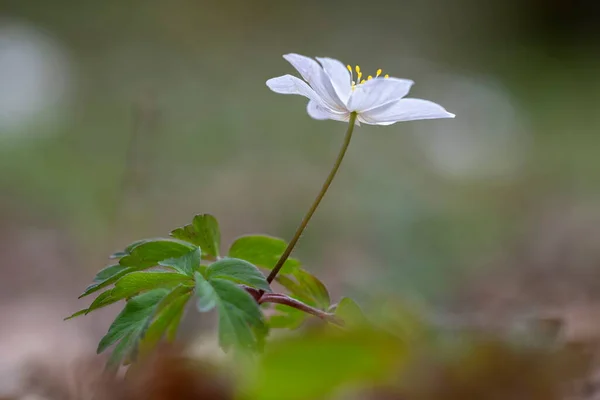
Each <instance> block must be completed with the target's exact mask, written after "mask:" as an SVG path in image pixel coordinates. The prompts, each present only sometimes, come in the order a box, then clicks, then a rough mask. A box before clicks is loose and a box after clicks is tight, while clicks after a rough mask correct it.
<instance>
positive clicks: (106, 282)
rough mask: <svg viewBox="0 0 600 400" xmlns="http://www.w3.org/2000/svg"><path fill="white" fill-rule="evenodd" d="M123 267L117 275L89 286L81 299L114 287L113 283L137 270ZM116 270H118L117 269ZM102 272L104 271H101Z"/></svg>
mask: <svg viewBox="0 0 600 400" xmlns="http://www.w3.org/2000/svg"><path fill="white" fill-rule="evenodd" d="M111 267H112V266H111ZM120 267H122V268H121V269H119V270H118V271H117V272H116V273H114V274H113V275H110V276H109V277H107V278H106V279H104V280H103V281H98V282H96V283H93V284H91V285H90V286H88V287H87V288H86V289H85V291H84V292H83V293H82V294H81V295H80V296H79V298H80V299H81V298H82V297H85V296H89V295H90V294H92V293H95V292H97V291H98V290H100V289H103V288H105V287H106V286H108V285H112V284H113V283H115V282H116V281H117V280H119V279H120V278H121V277H123V276H125V275H127V274H128V273H130V272H134V271H136V270H137V269H136V268H132V267H123V266H120ZM105 269H106V268H105ZM115 270H117V269H116V268H115ZM103 271H104V270H103ZM101 272H102V271H101ZM96 276H97V275H96Z"/></svg>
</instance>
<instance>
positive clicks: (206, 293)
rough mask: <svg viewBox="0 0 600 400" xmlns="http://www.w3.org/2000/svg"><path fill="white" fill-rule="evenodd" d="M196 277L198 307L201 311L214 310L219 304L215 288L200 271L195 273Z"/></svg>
mask: <svg viewBox="0 0 600 400" xmlns="http://www.w3.org/2000/svg"><path fill="white" fill-rule="evenodd" d="M194 278H195V280H196V296H197V297H198V300H197V301H196V308H198V311H200V312H206V311H210V310H212V309H213V308H215V306H216V305H217V294H216V293H215V290H214V288H213V287H212V285H211V284H210V282H208V281H207V280H206V279H205V278H204V276H202V274H200V273H199V272H196V273H194Z"/></svg>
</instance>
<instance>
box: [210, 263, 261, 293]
mask: <svg viewBox="0 0 600 400" xmlns="http://www.w3.org/2000/svg"><path fill="white" fill-rule="evenodd" d="M213 278H221V279H227V280H230V281H234V282H237V283H242V284H244V285H248V286H251V287H253V288H256V289H261V290H264V291H266V292H271V287H270V286H269V283H268V282H267V280H266V278H265V276H264V275H263V274H262V273H261V272H260V270H259V269H258V268H256V266H254V265H253V264H251V263H249V262H248V261H246V260H241V259H239V258H224V259H222V260H219V261H216V262H214V263H212V264H211V265H210V266H209V267H208V268H207V269H206V279H208V280H211V279H213Z"/></svg>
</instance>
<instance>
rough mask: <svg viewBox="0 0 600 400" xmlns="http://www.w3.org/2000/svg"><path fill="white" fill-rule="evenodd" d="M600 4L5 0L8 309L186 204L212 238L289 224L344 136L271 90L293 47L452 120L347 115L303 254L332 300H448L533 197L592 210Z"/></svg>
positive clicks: (286, 234) (84, 276) (506, 241)
mask: <svg viewBox="0 0 600 400" xmlns="http://www.w3.org/2000/svg"><path fill="white" fill-rule="evenodd" d="M599 9H600V6H599V5H598V3H597V2H594V1H592V0H589V1H585V0H578V1H572V2H565V1H559V0H546V1H542V0H504V1H500V0H497V1H492V0H490V1H481V0H445V1H444V0H406V1H391V0H389V1H379V2H373V3H369V2H365V1H363V2H360V1H355V0H347V1H344V2H341V1H302V2H299V1H297V2H296V1H275V0H258V1H241V0H232V1H191V0H188V1H185V0H174V1H166V0H145V1H134V0H131V1H112V0H106V1H95V2H92V1H67V0H54V1H52V2H49V1H35V0H2V1H1V2H0V235H2V236H0V242H2V244H1V245H0V248H1V249H2V251H3V262H2V263H1V265H0V280H1V284H0V289H1V291H2V295H0V302H4V304H8V303H11V302H15V301H17V300H19V299H23V298H27V297H28V296H32V293H35V294H37V295H42V294H43V295H46V294H47V295H49V296H50V295H53V296H62V297H64V298H69V299H72V301H71V303H70V304H71V307H72V310H74V309H76V308H81V307H78V306H77V305H75V300H74V299H75V297H76V295H78V294H79V292H80V291H81V289H82V287H83V286H82V285H84V284H85V282H87V281H89V280H90V279H91V277H92V276H93V274H94V273H95V271H97V270H98V269H99V268H101V267H102V266H103V265H105V263H106V256H107V255H108V254H110V253H111V252H112V251H114V250H118V249H121V248H122V247H123V246H124V245H126V244H128V243H129V242H131V241H133V240H136V239H138V238H141V237H154V236H164V235H166V234H167V233H168V231H169V230H171V229H172V228H175V227H177V226H181V225H184V224H186V223H188V222H189V221H190V220H191V218H192V216H193V215H194V214H195V213H204V212H207V213H212V214H214V215H215V216H217V218H218V219H219V220H220V223H221V226H222V231H223V232H224V235H225V237H224V242H225V244H228V243H230V242H231V241H232V240H233V239H234V238H235V237H236V236H239V235H242V234H248V233H266V234H271V235H274V236H279V237H282V238H286V239H287V238H290V237H291V235H292V234H293V232H294V230H295V228H296V225H297V223H298V222H299V220H300V218H301V217H302V215H303V213H304V212H305V210H306V208H307V207H308V206H309V204H310V202H311V201H312V199H313V198H314V196H315V194H316V192H317V190H318V189H319V187H320V185H321V182H322V180H323V179H324V177H325V175H326V173H327V172H328V170H329V168H330V165H331V163H332V162H333V159H334V157H335V154H336V152H337V148H338V146H339V145H340V143H341V140H342V135H343V133H344V130H345V126H344V125H343V124H340V123H337V122H333V121H326V122H322V121H315V120H312V119H310V117H308V115H307V114H306V112H305V106H306V101H305V99H302V98H299V97H285V96H280V95H277V94H274V93H272V92H270V91H269V90H268V88H267V87H266V86H265V81H266V80H267V79H269V78H271V77H273V76H278V75H283V74H286V73H295V71H293V69H292V67H291V66H290V65H288V64H287V63H286V62H285V60H283V59H282V58H281V55H282V54H285V53H289V52H297V53H300V54H304V55H308V56H327V57H333V58H337V59H340V60H342V62H344V63H349V64H353V65H354V64H359V65H360V66H361V68H362V70H363V71H366V72H367V73H369V72H373V71H375V70H376V69H377V68H383V70H384V72H385V73H389V74H391V75H392V76H396V77H402V78H409V79H413V80H414V81H415V82H416V84H415V86H414V88H413V91H412V92H411V95H410V97H417V98H425V99H429V100H432V101H435V102H438V103H440V104H442V105H443V106H444V107H445V108H446V109H448V111H450V112H453V113H456V115H457V118H456V119H455V120H440V121H417V122H409V123H402V124H396V125H393V126H390V127H372V126H363V127H361V128H360V129H359V130H358V134H357V135H355V139H354V141H353V143H352V144H351V148H350V151H349V153H348V156H347V158H346V160H345V162H344V165H343V166H342V169H341V173H340V174H339V176H338V178H337V180H336V182H335V183H334V185H333V187H332V190H331V191H330V193H329V195H328V197H327V198H326V200H325V201H324V203H323V204H322V207H321V208H320V210H319V211H318V212H317V214H316V216H315V218H314V220H313V222H312V223H311V225H310V226H309V229H308V231H307V232H306V234H305V235H304V236H303V238H302V240H301V241H300V244H299V246H298V248H297V250H296V252H295V255H296V256H297V257H298V258H300V259H301V260H303V261H304V263H305V264H306V265H307V268H308V269H309V270H311V271H314V272H315V273H317V275H319V276H321V277H322V279H323V280H324V281H325V282H326V283H327V284H329V285H331V288H332V292H333V293H334V295H335V296H339V295H340V294H342V293H345V294H351V295H352V294H354V295H356V296H358V298H359V299H367V300H368V299H369V298H371V297H372V293H370V292H369V286H370V285H374V286H373V287H374V288H376V289H375V290H376V292H377V294H378V295H380V294H384V293H388V294H392V295H394V296H400V297H407V298H410V297H413V298H418V299H421V300H425V301H427V302H433V303H440V304H441V303H443V302H445V301H446V300H447V299H449V298H451V297H452V296H453V295H454V293H456V292H457V291H459V290H461V289H460V288H461V286H462V285H463V284H464V282H465V279H466V278H467V277H468V276H470V274H471V273H473V272H474V271H480V270H482V269H485V268H488V267H490V268H491V265H492V264H494V261H493V260H494V259H495V258H496V256H497V255H503V254H505V253H506V252H509V251H512V248H513V247H514V246H515V243H518V242H519V241H520V240H521V238H522V236H523V235H524V232H528V231H529V229H530V225H531V224H534V225H535V224H537V223H536V222H532V221H537V220H538V219H539V218H541V217H540V215H545V213H546V211H547V210H550V211H548V212H549V214H550V215H557V214H558V215H560V214H561V213H563V212H566V210H570V209H573V208H575V209H579V208H578V207H579V205H581V204H583V205H585V206H586V207H587V205H591V207H590V210H591V212H592V213H594V212H596V210H595V207H594V206H593V205H594V203H595V202H596V199H597V197H598V194H599V193H598V192H599V189H600V185H598V183H597V182H598V178H599V177H600V168H599V166H600V163H599V162H598V157H597V153H598V147H599V145H600V137H599V136H598V135H597V134H596V133H597V130H598V128H599V127H600V113H599V112H598V111H597V110H596V109H597V107H598V104H600V75H599V74H598V69H599V67H600V57H599V56H600V53H599V44H600V40H599V38H600V36H599V34H600V19H599V18H598V16H599ZM584 219H585V218H584ZM542 231H543V229H542ZM111 312H112V313H114V312H116V310H112V311H111ZM105 322H106V321H105ZM105 322H103V326H104V329H105V328H106V324H105Z"/></svg>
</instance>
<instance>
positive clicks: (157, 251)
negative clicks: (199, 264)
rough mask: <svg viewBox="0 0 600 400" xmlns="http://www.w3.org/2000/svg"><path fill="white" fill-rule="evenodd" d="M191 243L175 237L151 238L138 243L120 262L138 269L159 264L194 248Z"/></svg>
mask: <svg viewBox="0 0 600 400" xmlns="http://www.w3.org/2000/svg"><path fill="white" fill-rule="evenodd" d="M194 248H195V247H194V246H193V245H192V244H190V243H186V242H183V241H179V240H175V239H162V238H159V239H151V240H146V241H144V242H142V243H140V244H137V245H136V246H135V247H133V249H131V251H130V252H129V253H128V254H127V255H126V256H125V257H123V258H121V259H120V260H119V264H120V265H123V266H127V267H134V268H137V269H144V268H148V267H153V266H156V265H158V264H159V263H160V262H161V261H164V260H167V259H169V258H178V257H181V256H183V255H185V254H187V253H189V252H190V251H192V250H194Z"/></svg>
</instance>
